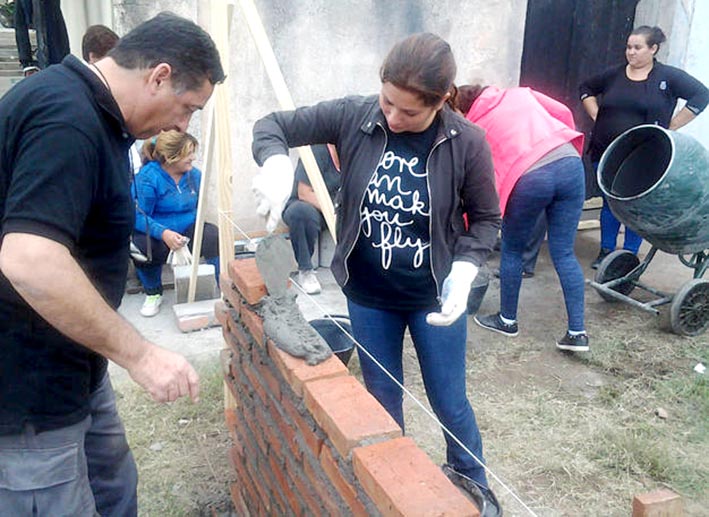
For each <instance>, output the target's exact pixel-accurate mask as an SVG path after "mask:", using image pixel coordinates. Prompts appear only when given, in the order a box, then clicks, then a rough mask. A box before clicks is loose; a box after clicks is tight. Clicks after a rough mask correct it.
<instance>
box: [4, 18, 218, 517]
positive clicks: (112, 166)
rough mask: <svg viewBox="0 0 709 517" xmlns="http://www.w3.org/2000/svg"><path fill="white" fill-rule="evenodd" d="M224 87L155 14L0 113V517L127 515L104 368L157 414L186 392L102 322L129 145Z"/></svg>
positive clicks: (179, 377)
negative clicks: (103, 52) (120, 375)
mask: <svg viewBox="0 0 709 517" xmlns="http://www.w3.org/2000/svg"><path fill="white" fill-rule="evenodd" d="M223 79H224V72H223V70H222V67H221V64H220V62H219V54H218V52H217V50H216V48H215V46H214V43H213V41H212V40H211V38H210V37H209V36H208V35H207V34H206V33H205V32H204V31H203V30H202V29H200V28H199V27H198V26H197V25H195V24H194V23H192V22H190V21H188V20H185V19H182V18H179V17H177V16H175V15H171V14H165V13H163V14H160V15H158V16H157V17H155V18H153V19H151V20H148V21H147V22H145V23H143V24H141V25H139V26H138V27H137V28H136V29H134V30H133V31H132V32H130V33H129V34H127V35H126V36H125V37H124V38H123V39H122V40H121V41H120V42H119V44H118V45H117V46H116V48H114V49H113V50H112V51H111V53H110V54H109V57H107V58H105V59H103V60H101V61H100V62H98V63H96V64H94V65H91V66H90V67H89V66H87V65H86V64H84V63H82V62H81V61H80V60H78V59H76V58H74V57H73V56H68V57H67V58H65V59H64V61H63V62H62V63H61V64H60V65H56V66H53V67H50V68H48V69H47V70H45V71H42V72H41V73H38V74H36V75H34V76H32V77H29V78H27V79H25V80H23V81H22V82H20V83H19V84H18V85H17V86H15V87H14V88H13V89H12V90H11V91H10V92H8V93H7V94H6V95H5V96H4V97H3V98H2V100H0V217H1V218H2V219H1V220H0V236H1V237H0V238H1V239H2V240H1V241H0V271H1V274H0V513H3V514H8V515H29V514H34V515H57V514H60V513H61V514H62V515H94V514H95V512H99V513H100V514H101V515H135V514H136V513H137V504H136V484H137V474H136V469H135V464H134V461H133V458H132V455H131V453H130V450H129V448H128V444H127V442H126V439H125V433H124V430H123V426H122V424H121V422H120V419H119V417H118V414H117V412H116V408H115V399H114V395H113V390H112V388H111V384H110V380H109V379H108V376H107V373H106V367H107V360H106V359H107V358H108V359H111V360H113V361H114V362H115V363H117V364H118V365H120V366H122V367H123V368H125V369H126V370H128V372H129V373H130V375H131V377H132V378H133V380H135V381H136V382H137V383H138V384H140V385H141V386H142V387H143V388H145V389H146V390H147V391H148V392H149V393H150V395H151V396H152V397H153V398H154V399H155V400H156V401H161V402H170V401H174V400H176V399H177V398H179V397H182V396H187V395H189V396H190V397H191V398H192V399H193V400H195V401H196V400H197V398H198V393H199V380H198V377H197V374H196V372H195V371H194V369H193V368H192V366H190V364H189V363H188V362H187V361H186V360H185V358H184V357H182V356H181V355H179V354H176V353H173V352H170V351H168V350H165V349H163V348H160V347H158V346H156V345H155V344H153V343H151V342H149V341H147V340H146V339H144V338H143V337H142V336H141V335H140V334H139V333H138V332H137V331H136V330H135V329H134V328H133V327H132V326H131V325H130V324H129V323H127V322H126V321H125V320H123V319H122V318H121V316H120V315H118V313H117V312H116V310H115V309H116V308H117V307H118V305H119V303H120V300H121V296H122V293H123V289H124V286H125V280H126V274H127V264H128V245H129V239H130V234H131V230H132V227H133V217H134V215H133V213H134V212H133V206H132V203H131V196H130V181H131V178H132V172H131V170H130V166H129V161H128V154H127V153H128V148H129V147H130V146H131V144H132V142H133V139H134V138H135V137H137V138H147V137H149V136H151V135H154V134H156V133H158V132H159V131H160V130H162V129H180V130H185V129H186V127H187V124H188V122H189V119H190V117H191V115H192V113H193V112H194V111H196V110H198V109H200V108H202V107H203V106H204V104H205V103H206V102H207V99H208V98H209V96H210V95H211V93H212V90H213V88H214V84H216V83H219V82H221V81H222V80H223Z"/></svg>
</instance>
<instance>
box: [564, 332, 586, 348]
mask: <svg viewBox="0 0 709 517" xmlns="http://www.w3.org/2000/svg"><path fill="white" fill-rule="evenodd" d="M556 348H558V349H559V350H568V351H570V352H588V350H589V347H588V335H586V334H578V335H576V336H572V335H571V334H569V333H568V332H567V333H566V335H565V336H564V337H562V338H561V339H560V340H559V341H557V342H556Z"/></svg>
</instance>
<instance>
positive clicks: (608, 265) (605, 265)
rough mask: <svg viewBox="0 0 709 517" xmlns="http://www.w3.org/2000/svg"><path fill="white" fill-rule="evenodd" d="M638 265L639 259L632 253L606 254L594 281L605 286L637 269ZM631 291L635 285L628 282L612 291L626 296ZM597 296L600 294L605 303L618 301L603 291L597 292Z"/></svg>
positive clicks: (617, 251)
mask: <svg viewBox="0 0 709 517" xmlns="http://www.w3.org/2000/svg"><path fill="white" fill-rule="evenodd" d="M639 264H640V259H639V258H638V256H637V255H636V254H635V253H633V252H632V251H628V250H616V251H614V252H612V253H610V254H608V255H607V256H606V258H604V259H603V260H602V261H601V263H600V264H599V265H598V269H597V270H596V277H595V281H596V282H597V283H599V284H605V283H606V282H610V281H611V280H615V279H616V278H621V277H623V276H625V275H627V274H628V273H630V272H631V271H632V270H633V269H635V268H636V267H638V265H639ZM633 289H635V284H634V283H633V282H631V281H630V280H628V281H627V282H623V283H621V284H618V285H616V286H615V287H613V290H614V291H617V292H619V293H621V294H624V295H626V296H627V295H629V294H630V293H631V291H632V290H633ZM598 294H600V295H601V298H603V299H604V300H605V301H607V302H617V301H618V300H617V299H615V298H613V297H612V296H610V295H608V294H606V293H604V292H603V291H598Z"/></svg>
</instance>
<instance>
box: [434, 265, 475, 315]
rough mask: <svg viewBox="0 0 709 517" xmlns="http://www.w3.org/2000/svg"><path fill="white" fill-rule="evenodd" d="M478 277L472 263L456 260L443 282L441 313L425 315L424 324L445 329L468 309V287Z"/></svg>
mask: <svg viewBox="0 0 709 517" xmlns="http://www.w3.org/2000/svg"><path fill="white" fill-rule="evenodd" d="M477 275H478V266H476V265H475V264H473V263H472V262H465V261H463V260H456V261H455V262H453V265H452V266H451V272H450V273H448V276H447V277H446V279H445V280H444V281H443V289H442V292H441V312H430V313H428V314H426V323H428V324H429V325H435V326H437V327H447V326H448V325H450V324H451V323H453V322H454V321H456V320H457V319H458V318H460V316H461V314H463V313H464V312H465V311H466V310H467V308H468V295H469V294H470V286H471V285H472V283H473V280H475V277H476V276H477Z"/></svg>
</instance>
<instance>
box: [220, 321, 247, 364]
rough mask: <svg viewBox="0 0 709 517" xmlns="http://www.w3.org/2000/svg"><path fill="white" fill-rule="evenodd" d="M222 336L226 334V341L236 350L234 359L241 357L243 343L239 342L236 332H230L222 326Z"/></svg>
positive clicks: (233, 350)
mask: <svg viewBox="0 0 709 517" xmlns="http://www.w3.org/2000/svg"><path fill="white" fill-rule="evenodd" d="M222 336H224V342H225V343H226V344H227V345H229V348H230V349H231V350H232V352H234V359H233V360H235V361H238V360H239V358H240V357H241V353H242V352H241V347H242V345H241V343H239V340H237V339H236V337H235V336H234V334H232V333H231V332H229V331H228V330H227V329H225V328H224V327H222Z"/></svg>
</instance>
